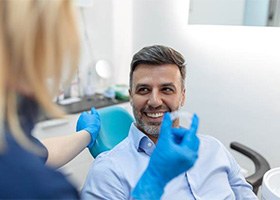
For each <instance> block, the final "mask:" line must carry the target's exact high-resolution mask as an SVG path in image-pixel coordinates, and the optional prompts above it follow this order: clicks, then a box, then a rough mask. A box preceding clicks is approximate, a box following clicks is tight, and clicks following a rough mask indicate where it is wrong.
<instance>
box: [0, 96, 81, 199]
mask: <svg viewBox="0 0 280 200" xmlns="http://www.w3.org/2000/svg"><path fill="white" fill-rule="evenodd" d="M19 115H20V122H21V125H22V128H23V130H24V132H25V133H26V135H27V137H28V138H29V139H30V140H31V141H32V142H33V143H34V144H35V145H37V146H38V147H39V148H40V149H42V151H43V155H41V156H39V155H37V154H35V153H32V152H30V151H28V150H26V149H24V148H23V147H21V146H20V145H19V144H18V143H17V142H16V141H15V139H14V138H13V137H12V135H11V134H10V133H9V132H10V130H9V128H8V127H7V126H6V127H5V139H6V140H5V144H6V145H5V146H6V148H5V150H4V152H0V199H78V198H79V193H78V191H77V190H76V189H75V188H74V187H73V186H72V185H71V184H70V183H69V182H68V181H67V180H66V178H65V177H64V176H63V175H62V174H61V173H60V172H58V171H56V170H55V169H53V168H51V167H48V166H46V165H45V162H46V160H47V155H48V154H47V150H46V148H45V147H44V146H43V145H42V144H41V143H40V142H39V141H38V140H37V139H36V138H34V137H33V136H32V135H31V130H32V129H33V127H34V124H35V122H36V119H37V117H38V107H37V106H36V103H35V102H33V101H30V100H27V99H23V98H21V100H20V103H19Z"/></svg>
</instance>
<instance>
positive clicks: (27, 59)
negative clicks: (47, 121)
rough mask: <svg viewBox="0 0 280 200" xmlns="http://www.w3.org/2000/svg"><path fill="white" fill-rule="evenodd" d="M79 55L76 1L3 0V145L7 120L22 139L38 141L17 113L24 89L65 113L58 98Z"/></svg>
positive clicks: (48, 108)
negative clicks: (25, 129) (24, 128)
mask: <svg viewBox="0 0 280 200" xmlns="http://www.w3.org/2000/svg"><path fill="white" fill-rule="evenodd" d="M78 56H79V37H78V30H77V27H76V18H75V15H74V9H73V5H72V1H70V0H20V1H19V0H0V136H1V137H0V142H1V143H0V148H1V147H4V145H5V143H4V142H3V141H4V123H7V124H8V126H9V129H10V130H11V131H10V132H11V134H12V135H13V137H14V138H15V139H16V140H17V142H18V143H19V144H21V145H22V146H23V147H25V148H31V146H32V145H31V142H30V141H29V140H28V139H27V137H26V136H25V134H24V133H23V131H22V128H21V127H20V123H19V117H18V114H17V95H18V94H20V93H21V92H22V91H25V92H24V93H25V95H26V94H27V95H29V96H32V98H34V99H35V101H36V102H38V104H39V106H40V107H41V108H43V110H44V111H45V112H46V114H47V115H49V116H52V117H59V116H62V114H63V112H62V111H61V110H60V109H59V108H58V106H57V105H56V104H54V103H53V102H52V99H53V97H54V96H55V95H57V94H58V88H59V84H60V83H61V81H62V75H63V76H64V73H65V72H68V73H70V74H68V75H69V77H71V76H70V75H73V74H74V72H75V69H76V67H77V65H78ZM66 67H67V71H65V69H66ZM50 80H52V84H50V83H49V81H50ZM68 81H69V79H68ZM27 112H28V111H27ZM0 150H1V149H0Z"/></svg>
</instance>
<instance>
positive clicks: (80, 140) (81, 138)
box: [42, 130, 91, 168]
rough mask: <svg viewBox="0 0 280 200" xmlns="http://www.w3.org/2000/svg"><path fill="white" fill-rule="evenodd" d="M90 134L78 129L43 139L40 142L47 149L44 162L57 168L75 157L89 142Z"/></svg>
mask: <svg viewBox="0 0 280 200" xmlns="http://www.w3.org/2000/svg"><path fill="white" fill-rule="evenodd" d="M90 141H91V136H90V134H89V133H88V132H87V131H85V130H82V131H79V132H78V134H77V133H73V134H70V135H66V136H60V137H53V138H48V139H44V140H43V141H42V143H43V144H44V145H45V147H46V148H47V149H48V159H47V162H46V164H47V165H50V166H52V167H54V168H59V167H61V166H63V165H65V164H66V163H68V162H69V161H70V160H72V159H73V158H75V157H76V156H77V155H78V154H79V153H80V152H82V151H83V150H84V149H85V148H86V146H87V145H88V144H89V143H90Z"/></svg>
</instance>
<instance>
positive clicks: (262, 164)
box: [230, 142, 270, 194]
mask: <svg viewBox="0 0 280 200" xmlns="http://www.w3.org/2000/svg"><path fill="white" fill-rule="evenodd" d="M230 148H232V149H234V150H236V151H237V152H239V153H241V154H243V155H245V156H247V157H248V158H250V159H251V160H252V161H253V163H254V166H255V173H254V174H252V175H250V176H248V177H246V180H247V182H248V183H250V184H251V185H252V186H253V191H254V193H255V194H257V192H258V188H259V186H260V185H261V184H262V179H263V176H264V174H265V172H267V171H268V170H269V169H270V166H269V164H268V162H267V161H266V159H265V158H264V157H263V156H262V155H260V154H259V153H257V152H256V151H254V150H252V149H250V148H249V147H247V146H245V145H242V144H240V143H238V142H231V143H230Z"/></svg>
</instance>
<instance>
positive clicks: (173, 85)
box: [161, 82, 175, 87]
mask: <svg viewBox="0 0 280 200" xmlns="http://www.w3.org/2000/svg"><path fill="white" fill-rule="evenodd" d="M161 86H163V87H165V86H172V87H175V84H174V83H173V82H170V83H163V84H161Z"/></svg>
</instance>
